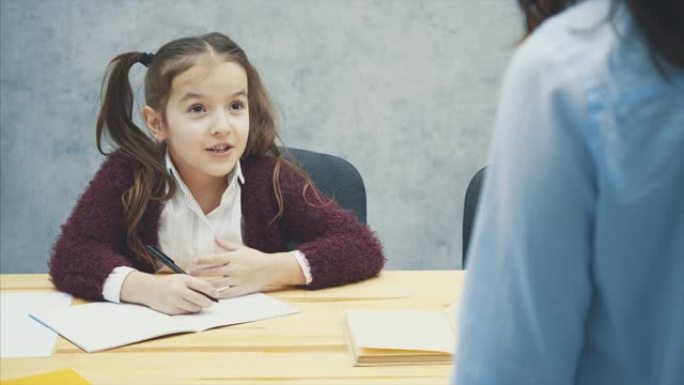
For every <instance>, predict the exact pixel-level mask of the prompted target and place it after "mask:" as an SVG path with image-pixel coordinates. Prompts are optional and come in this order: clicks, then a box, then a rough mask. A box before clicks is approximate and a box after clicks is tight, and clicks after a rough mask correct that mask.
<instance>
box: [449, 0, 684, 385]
mask: <svg viewBox="0 0 684 385" xmlns="http://www.w3.org/2000/svg"><path fill="white" fill-rule="evenodd" d="M520 3H521V4H522V5H523V11H524V13H525V15H526V16H527V26H528V30H530V31H532V30H533V29H535V28H536V30H535V31H534V33H532V34H531V35H530V36H529V37H528V38H527V40H526V41H525V43H524V44H523V45H522V46H521V47H520V48H519V49H518V51H517V52H516V54H515V55H514V58H513V60H512V62H511V64H510V67H509V69H508V72H507V74H506V77H505V80H504V84H503V89H502V92H501V102H500V105H499V110H498V116H497V123H496V130H495V134H494V140H493V142H492V152H491V157H490V167H489V169H488V172H487V177H486V180H485V185H484V190H483V195H482V200H481V201H480V204H479V212H478V214H477V221H476V224H475V232H474V238H473V243H472V245H471V248H470V254H469V256H468V261H469V265H468V270H469V271H468V283H467V284H466V288H465V292H464V296H465V297H464V300H463V308H462V310H461V314H462V318H461V322H460V324H461V330H460V340H459V348H458V353H457V354H456V355H455V357H456V363H455V369H454V377H453V383H455V384H458V385H470V384H480V385H497V384H506V385H516V384H544V385H546V384H554V385H570V384H578V385H581V384H592V385H600V384H606V385H608V384H611V385H612V384H620V385H630V384H634V385H637V384H639V385H641V384H649V385H666V384H667V385H671V384H684V306H682V305H684V278H683V277H684V161H683V156H684V23H683V21H684V1H682V0H586V1H582V2H580V1H572V0H521V1H520ZM573 3H578V4H577V5H572V4H573ZM571 5H572V6H571ZM566 8H568V9H567V10H565V11H563V10H564V9H566ZM561 11H563V12H562V13H561ZM554 14H558V15H557V16H555V17H551V16H554Z"/></svg>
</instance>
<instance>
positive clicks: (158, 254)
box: [145, 245, 218, 303]
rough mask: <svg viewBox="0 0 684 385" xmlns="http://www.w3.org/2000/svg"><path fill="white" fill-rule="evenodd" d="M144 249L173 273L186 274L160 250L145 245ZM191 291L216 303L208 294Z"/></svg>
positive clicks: (216, 300)
mask: <svg viewBox="0 0 684 385" xmlns="http://www.w3.org/2000/svg"><path fill="white" fill-rule="evenodd" d="M145 247H146V248H147V250H148V251H149V252H150V254H152V256H153V257H155V258H157V259H158V260H159V261H160V262H161V263H163V264H164V265H166V266H167V267H168V268H169V269H171V270H172V271H173V272H174V273H177V274H188V273H186V272H185V271H184V270H183V269H181V268H180V267H179V266H178V265H176V262H174V261H173V259H171V258H170V257H169V256H168V255H166V254H164V253H163V252H162V251H161V250H159V249H157V248H156V247H154V245H145ZM193 291H196V292H198V293H200V294H202V295H203V296H205V297H207V298H209V299H210V300H212V301H214V302H216V303H218V299H216V298H214V297H212V296H210V295H208V294H205V293H202V292H201V291H197V290H193Z"/></svg>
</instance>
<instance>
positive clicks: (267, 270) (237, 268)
mask: <svg viewBox="0 0 684 385" xmlns="http://www.w3.org/2000/svg"><path fill="white" fill-rule="evenodd" d="M216 243H217V244H218V245H219V246H220V247H221V248H223V249H225V250H226V252H225V253H221V254H215V255H209V256H203V257H198V258H195V259H193V261H192V262H193V264H192V266H190V268H189V269H188V273H189V274H190V275H193V276H205V277H206V276H214V277H215V276H220V277H222V278H219V279H215V280H213V281H210V283H211V284H212V285H213V286H214V287H215V288H216V289H218V290H219V292H218V293H219V298H231V297H236V296H239V295H243V294H248V293H254V292H257V291H269V290H274V289H278V288H282V287H284V286H287V285H295V284H299V283H303V280H304V278H303V274H302V273H301V268H300V267H299V264H298V263H297V261H296V260H295V258H294V257H293V256H292V255H290V253H275V254H267V253H263V252H261V251H259V250H256V249H252V248H249V247H247V246H242V245H237V244H234V243H231V242H228V241H224V240H221V239H216Z"/></svg>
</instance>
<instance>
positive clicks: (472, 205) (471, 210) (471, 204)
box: [461, 167, 487, 269]
mask: <svg viewBox="0 0 684 385" xmlns="http://www.w3.org/2000/svg"><path fill="white" fill-rule="evenodd" d="M486 169H487V168H486V167H483V168H481V169H480V171H478V172H477V173H475V175H473V178H472V179H471V180H470V183H468V188H467V189H466V195H465V203H464V205H463V257H462V260H461V266H462V268H463V269H465V268H466V257H467V255H468V244H469V243H470V235H471V233H472V232H473V225H474V224H475V214H476V213H477V204H478V202H479V201H480V189H481V188H482V182H483V181H484V177H485V172H486Z"/></svg>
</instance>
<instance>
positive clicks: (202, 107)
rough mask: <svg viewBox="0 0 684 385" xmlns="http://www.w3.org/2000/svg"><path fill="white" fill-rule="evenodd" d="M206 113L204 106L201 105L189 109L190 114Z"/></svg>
mask: <svg viewBox="0 0 684 385" xmlns="http://www.w3.org/2000/svg"><path fill="white" fill-rule="evenodd" d="M204 111H205V109H204V106H202V105H200V104H195V105H194V106H192V107H190V108H189V109H188V112H194V113H200V112H204Z"/></svg>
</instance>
